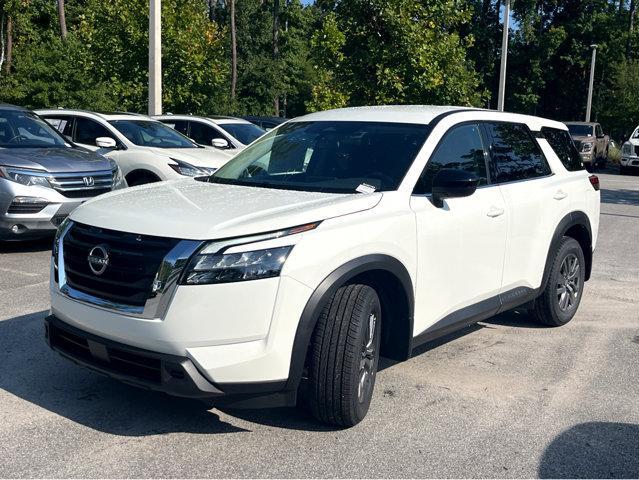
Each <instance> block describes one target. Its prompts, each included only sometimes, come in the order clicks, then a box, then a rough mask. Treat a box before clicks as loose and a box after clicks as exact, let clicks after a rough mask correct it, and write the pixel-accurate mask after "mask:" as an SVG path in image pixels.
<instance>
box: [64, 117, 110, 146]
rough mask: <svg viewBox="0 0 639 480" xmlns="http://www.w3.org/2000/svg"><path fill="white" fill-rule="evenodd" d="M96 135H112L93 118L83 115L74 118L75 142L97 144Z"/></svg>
mask: <svg viewBox="0 0 639 480" xmlns="http://www.w3.org/2000/svg"><path fill="white" fill-rule="evenodd" d="M98 137H109V138H111V137H113V135H112V134H111V133H110V132H109V131H108V130H107V129H106V128H105V127H103V126H102V125H100V124H99V123H98V122H96V121H95V120H91V119H90V118H84V117H76V118H75V138H74V140H75V141H76V142H77V143H82V144H84V145H93V146H97V143H96V141H95V139H96V138H98Z"/></svg>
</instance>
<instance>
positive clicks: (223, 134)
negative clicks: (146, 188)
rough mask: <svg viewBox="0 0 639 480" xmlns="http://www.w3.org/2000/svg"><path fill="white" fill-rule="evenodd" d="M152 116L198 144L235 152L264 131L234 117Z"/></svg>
mask: <svg viewBox="0 0 639 480" xmlns="http://www.w3.org/2000/svg"><path fill="white" fill-rule="evenodd" d="M153 118H155V119H156V120H159V121H160V122H162V123H164V124H166V125H168V126H169V127H171V128H174V129H175V130H177V131H178V132H180V133H181V134H183V135H185V136H187V137H189V138H190V139H191V140H193V141H194V142H196V143H197V144H198V145H202V146H206V147H213V148H222V149H228V150H232V151H233V153H237V152H238V151H239V150H242V149H243V148H245V147H246V146H247V145H248V144H250V143H253V142H254V141H255V140H257V139H258V138H260V137H261V136H262V135H264V134H265V133H266V131H265V130H262V129H261V128H260V127H258V126H257V125H254V124H252V123H251V122H249V121H246V120H242V119H241V118H235V117H221V116H208V117H199V116H196V115H156V116H154V117H153Z"/></svg>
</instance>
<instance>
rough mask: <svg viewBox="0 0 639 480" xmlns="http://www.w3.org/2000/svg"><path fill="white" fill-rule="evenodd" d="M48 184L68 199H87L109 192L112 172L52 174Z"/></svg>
mask: <svg viewBox="0 0 639 480" xmlns="http://www.w3.org/2000/svg"><path fill="white" fill-rule="evenodd" d="M49 183H50V184H51V186H52V187H53V188H55V189H56V190H57V191H58V192H59V193H61V194H62V195H64V196H65V197H68V198H89V197H95V196H97V195H101V194H103V193H106V192H109V191H111V189H112V188H113V172H111V170H101V171H99V172H84V173H54V174H53V175H52V176H51V177H49Z"/></svg>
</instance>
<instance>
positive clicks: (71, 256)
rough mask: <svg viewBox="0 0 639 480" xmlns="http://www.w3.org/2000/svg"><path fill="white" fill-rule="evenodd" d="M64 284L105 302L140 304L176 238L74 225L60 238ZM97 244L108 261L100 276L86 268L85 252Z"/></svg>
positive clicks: (175, 243) (148, 293)
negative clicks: (64, 275)
mask: <svg viewBox="0 0 639 480" xmlns="http://www.w3.org/2000/svg"><path fill="white" fill-rule="evenodd" d="M63 242H64V243H63V246H64V271H65V273H66V281H67V284H68V285H69V286H70V287H72V288H74V289H76V290H79V291H81V292H83V293H86V294H88V295H92V296H95V297H98V298H101V299H104V300H107V301H109V302H114V303H118V304H123V305H130V306H135V307H142V306H144V304H145V303H146V300H147V299H148V298H149V295H150V293H151V286H152V284H153V280H154V279H155V275H156V273H157V271H158V268H159V267H160V263H161V262H162V259H163V258H164V257H165V256H166V255H167V253H169V251H171V249H172V248H173V247H175V246H176V245H177V243H178V242H179V240H176V239H171V238H164V237H152V236H149V235H137V234H134V233H125V232H117V231H114V230H107V229H103V228H97V227H91V226H88V225H82V224H78V223H76V224H74V225H73V226H72V227H71V229H70V230H69V231H68V232H67V234H66V235H65V237H64V241H63ZM98 245H101V246H102V247H103V248H104V249H105V250H106V251H107V253H108V255H109V263H108V266H107V267H106V269H105V270H104V272H103V273H102V274H101V275H96V274H95V273H93V271H92V270H91V268H90V267H89V261H88V256H89V252H90V251H91V250H92V249H93V248H94V247H96V246H98Z"/></svg>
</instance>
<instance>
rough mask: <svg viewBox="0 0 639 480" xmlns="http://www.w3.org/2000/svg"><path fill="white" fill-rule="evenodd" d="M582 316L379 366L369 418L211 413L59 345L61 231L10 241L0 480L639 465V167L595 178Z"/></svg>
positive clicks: (498, 328) (622, 470)
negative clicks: (344, 426)
mask: <svg viewBox="0 0 639 480" xmlns="http://www.w3.org/2000/svg"><path fill="white" fill-rule="evenodd" d="M600 179H601V184H602V208H601V211H602V215H601V226H600V230H599V231H600V236H599V244H598V246H597V251H596V254H595V265H594V270H593V277H592V279H591V281H590V282H588V283H587V284H586V292H585V295H584V298H583V301H582V304H581V306H580V310H579V312H578V314H577V316H576V318H575V319H574V320H573V321H572V322H571V323H570V324H568V325H567V326H565V327H563V328H560V329H549V328H539V327H538V326H537V325H535V324H534V323H531V321H530V320H529V318H528V317H527V316H526V315H525V314H522V313H508V314H503V315H500V316H498V317H495V318H492V319H490V320H489V321H487V322H482V323H481V324H479V325H477V326H475V327H472V328H469V329H466V330H464V331H463V332H460V333H458V334H456V335H454V336H452V337H449V338H447V339H445V340H444V341H439V342H437V343H435V344H430V345H426V346H425V347H424V348H421V349H420V350H419V351H418V352H417V354H416V355H415V356H414V357H413V358H412V359H411V360H410V361H408V362H405V363H401V364H395V365H393V364H391V363H390V362H388V361H386V362H383V365H382V367H383V370H382V371H381V372H380V374H379V376H378V383H377V385H376V391H375V395H374V399H373V404H372V407H371V411H370V412H369V415H368V417H367V418H366V419H365V420H364V422H363V423H361V424H360V425H358V426H356V427H355V428H352V429H349V430H333V429H330V428H327V427H324V426H322V425H319V424H317V423H315V422H314V421H313V420H312V419H311V418H310V417H309V416H307V415H306V414H305V413H304V412H302V411H299V410H295V409H290V410H287V409H278V410H267V411H258V410H255V411H220V410H217V409H213V410H210V411H207V410H205V408H204V407H203V406H201V404H199V403H198V402H194V401H187V400H181V399H176V398H171V397H168V396H165V395H163V394H157V393H152V392H146V391H142V390H137V389H135V388H133V387H129V386H126V385H122V384H120V383H118V382H116V381H113V380H110V379H108V378H105V377H102V376H99V375H97V374H94V373H91V372H89V371H86V370H83V369H81V368H80V367H77V366H76V365H74V364H72V363H70V362H67V361H65V360H63V359H62V358H60V357H58V356H57V355H56V354H54V353H52V352H51V351H49V350H48V348H47V347H46V345H45V343H44V338H43V327H42V318H43V317H44V316H45V314H46V312H47V309H48V302H49V298H48V273H49V270H48V269H49V256H50V250H49V246H50V241H44V242H33V243H28V244H25V245H15V244H13V245H4V246H0V458H1V459H2V461H1V462H0V477H18V476H28V477H138V476H144V477H209V476H216V477H218V476H222V477H263V476H264V477H385V478H388V477H537V476H541V477H633V478H637V477H639V177H637V176H634V177H621V176H618V175H614V174H601V175H600Z"/></svg>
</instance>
